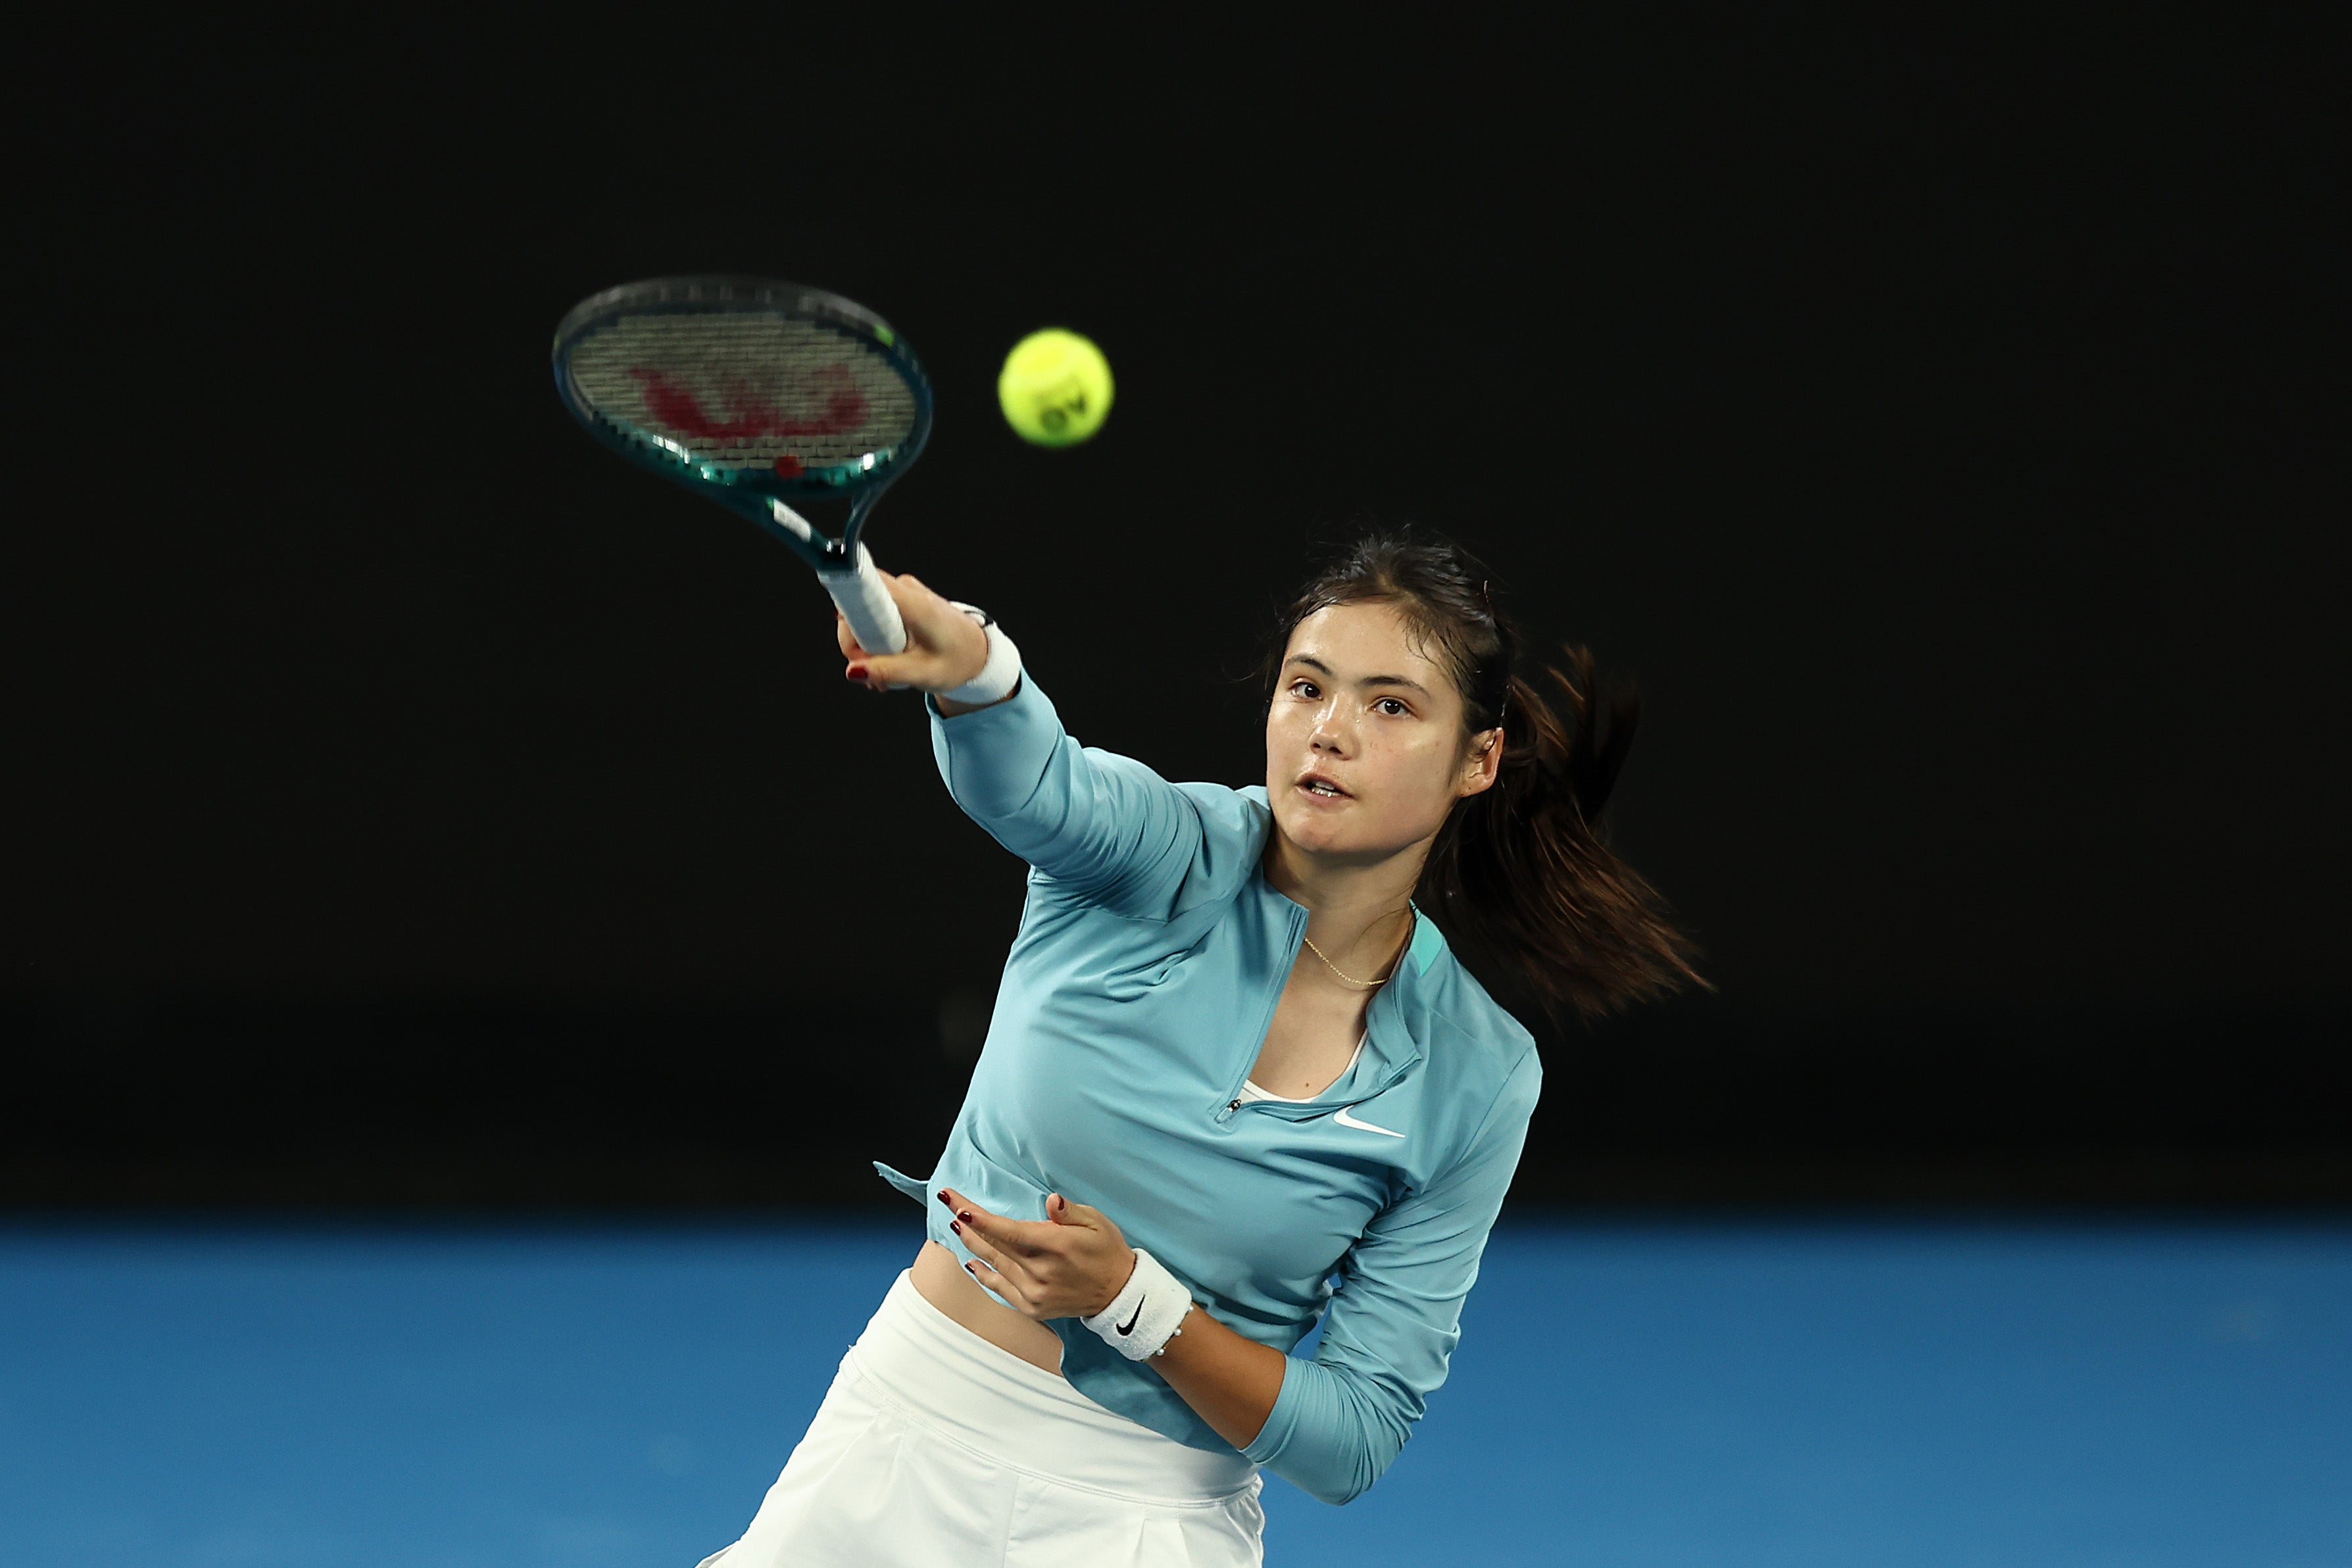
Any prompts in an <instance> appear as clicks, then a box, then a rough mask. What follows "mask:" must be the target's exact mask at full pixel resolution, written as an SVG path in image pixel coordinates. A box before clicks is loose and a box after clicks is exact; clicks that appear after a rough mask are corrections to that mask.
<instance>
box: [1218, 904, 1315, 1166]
mask: <svg viewBox="0 0 2352 1568" xmlns="http://www.w3.org/2000/svg"><path fill="white" fill-rule="evenodd" d="M1285 901H1286V902H1287V901H1288V900H1285ZM1286 918H1287V920H1288V922H1289V925H1290V962H1289V963H1286V964H1284V965H1283V967H1282V971H1281V973H1280V974H1279V975H1278V976H1277V978H1276V980H1275V983H1274V987H1273V994H1271V995H1269V996H1268V997H1267V998H1266V999H1265V1012H1264V1013H1262V1014H1260V1015H1259V1016H1258V1021H1257V1045H1258V1050H1261V1051H1262V1050H1264V1049H1265V1032H1266V1031H1267V1030H1268V1029H1271V1028H1273V1027H1274V1014H1275V1009H1276V1008H1277V1007H1279V1006H1281V1005H1282V988H1283V987H1284V986H1286V985H1287V984H1290V971H1291V970H1292V968H1294V967H1295V966H1296V965H1297V963H1298V939H1299V938H1300V937H1301V936H1302V935H1304V934H1305V933H1306V931H1307V911H1306V910H1302V909H1300V908H1298V907H1297V905H1295V904H1294V905H1292V906H1291V910H1290V913H1289V915H1288V916H1287V917H1286ZM1256 1065H1257V1053H1256V1052H1255V1051H1253V1052H1252V1053H1251V1054H1250V1059H1249V1060H1248V1061H1246V1062H1244V1063H1243V1064H1242V1076H1241V1078H1240V1079H1237V1080H1235V1082H1234V1087H1233V1090H1232V1093H1233V1098H1232V1099H1231V1100H1226V1101H1225V1107H1224V1109H1223V1110H1220V1111H1218V1112H1217V1118H1216V1120H1217V1125H1218V1126H1220V1127H1222V1126H1223V1125H1224V1124H1225V1123H1226V1122H1228V1121H1232V1120H1233V1119H1234V1111H1236V1110H1240V1109H1241V1108H1242V1097H1241V1086H1242V1085H1243V1084H1244V1083H1246V1082H1247V1081H1248V1080H1249V1072H1250V1068H1253V1067H1255V1066H1256Z"/></svg>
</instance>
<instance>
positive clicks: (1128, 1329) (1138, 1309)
mask: <svg viewBox="0 0 2352 1568" xmlns="http://www.w3.org/2000/svg"><path fill="white" fill-rule="evenodd" d="M1149 1300H1151V1298H1150V1297H1149V1296H1146V1297H1145V1298H1144V1299H1143V1301H1149ZM1143 1301H1138V1302H1137V1303H1136V1304H1135V1316H1133V1317H1131V1318H1129V1319H1128V1321H1126V1322H1124V1323H1121V1324H1120V1325H1119V1328H1118V1331H1119V1333H1120V1334H1121V1335H1122V1336H1125V1335H1128V1334H1131V1333H1133V1332H1135V1325H1136V1324H1138V1323H1139V1322H1141V1321H1143Z"/></svg>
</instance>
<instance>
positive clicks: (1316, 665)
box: [1290, 653, 1429, 697]
mask: <svg viewBox="0 0 2352 1568" xmlns="http://www.w3.org/2000/svg"><path fill="white" fill-rule="evenodd" d="M1290 662H1291V663H1292V664H1303V665H1305V666H1307V668H1309V669H1312V670H1316V671H1318V673H1320V674H1322V675H1325V676H1327V677H1328V676H1329V675H1330V673H1331V667H1330V666H1329V665H1328V664H1326V663H1324V662H1323V661H1322V660H1321V659H1319V658H1316V657H1315V656H1314V655H1313V654H1311V653H1294V654H1292V655H1291V656H1290ZM1356 684H1357V685H1359V686H1402V687H1403V688H1404V689H1406V690H1407V691H1418V692H1420V693H1421V694H1422V695H1423V697H1426V696H1428V695H1429V688H1428V687H1426V686H1423V684H1422V683H1421V682H1420V681H1418V680H1415V679H1412V678H1411V677H1409V676H1403V675H1368V676H1366V677H1364V678H1363V679H1361V680H1359V681H1358V682H1356Z"/></svg>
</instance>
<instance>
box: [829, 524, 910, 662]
mask: <svg viewBox="0 0 2352 1568" xmlns="http://www.w3.org/2000/svg"><path fill="white" fill-rule="evenodd" d="M816 580H817V581H818V582H820V583H822V584H824V591H825V592H826V593H828V594H830V595H833V602H834V603H835V604H836V605H840V606H841V618H842V619H844V620H845V621H847V622H848V623H849V629H850V630H851V631H852V632H853V633H855V634H856V637H857V646H858V647H862V648H864V649H865V650H866V652H868V653H904V652H906V651H907V623H906V622H904V621H902V620H900V619H899V618H898V602H897V601H896V600H894V599H892V598H891V597H890V590H889V589H888V587H887V586H886V585H884V584H883V582H882V574H880V573H879V572H877V571H876V570H874V557H873V555H872V554H870V553H869V552H867V551H866V546H865V545H864V544H863V543H862V542H861V543H860V544H859V545H858V546H857V564H856V565H855V566H852V567H848V568H846V569H845V570H843V571H839V572H825V571H819V572H818V573H817V574H816Z"/></svg>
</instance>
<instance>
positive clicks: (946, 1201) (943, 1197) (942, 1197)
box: [938, 1187, 955, 1208]
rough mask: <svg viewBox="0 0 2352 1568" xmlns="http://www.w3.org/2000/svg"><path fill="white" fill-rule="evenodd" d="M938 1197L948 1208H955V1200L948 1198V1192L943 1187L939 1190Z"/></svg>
mask: <svg viewBox="0 0 2352 1568" xmlns="http://www.w3.org/2000/svg"><path fill="white" fill-rule="evenodd" d="M938 1195H939V1200H940V1202H941V1203H943V1204H945V1205H948V1207H950V1208H953V1207H955V1200H953V1199H952V1198H950V1197H949V1196H948V1190H947V1189H946V1188H945V1187H941V1188H940V1191H939V1194H938Z"/></svg>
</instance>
